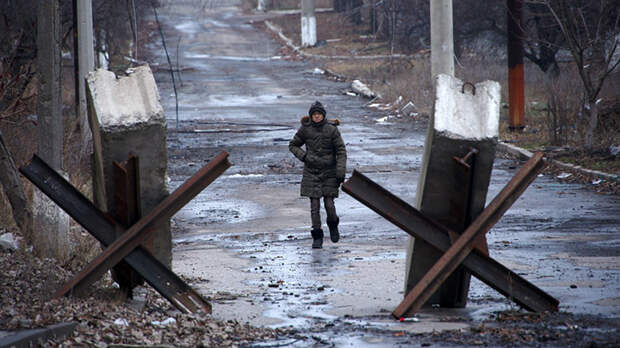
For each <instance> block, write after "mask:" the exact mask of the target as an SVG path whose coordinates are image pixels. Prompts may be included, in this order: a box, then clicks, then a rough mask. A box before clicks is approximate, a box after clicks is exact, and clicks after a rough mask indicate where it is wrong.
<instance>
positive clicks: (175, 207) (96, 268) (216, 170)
mask: <svg viewBox="0 0 620 348" xmlns="http://www.w3.org/2000/svg"><path fill="white" fill-rule="evenodd" d="M229 167H230V163H229V162H228V154H227V153H225V152H222V153H220V154H219V155H218V156H217V157H215V158H214V159H213V160H211V161H209V163H207V165H205V166H204V167H202V169H200V170H199V171H198V172H197V173H196V174H194V175H193V176H192V177H191V178H189V179H188V180H187V181H185V182H184V183H183V184H182V185H181V186H180V187H179V188H177V189H176V190H175V191H174V192H173V193H172V194H171V195H170V196H168V197H167V198H166V199H164V200H163V201H162V202H160V203H159V204H158V205H157V206H156V207H155V208H154V209H153V210H152V211H151V212H150V213H149V214H148V215H146V216H145V217H143V218H141V219H140V220H139V221H138V222H136V223H135V224H134V225H133V226H131V227H130V228H129V229H128V230H127V231H126V232H121V236H120V237H119V238H118V239H116V240H115V241H114V242H113V243H112V244H110V245H108V247H107V248H106V249H105V250H104V251H103V252H102V253H101V254H99V256H97V257H96V258H95V259H94V260H93V261H91V262H90V263H89V264H88V265H87V266H86V268H84V270H83V271H82V272H80V273H79V274H78V275H76V276H75V277H74V278H73V279H72V280H71V281H69V282H68V283H67V284H66V286H65V287H64V288H63V290H64V291H65V292H64V293H60V292H59V293H57V296H62V295H65V294H66V293H68V292H70V291H72V290H73V288H74V287H75V288H76V291H77V292H80V291H82V289H84V288H85V287H86V286H88V285H90V284H92V283H94V282H95V281H97V279H99V278H101V277H102V276H103V274H104V273H105V272H106V271H107V270H109V269H110V268H112V267H113V266H115V265H116V264H117V263H119V262H120V261H121V260H122V259H123V258H124V257H125V256H127V255H128V254H129V253H130V252H131V251H132V250H134V249H135V248H136V247H137V246H139V245H140V244H141V243H142V241H143V240H144V239H145V238H147V237H148V235H149V232H150V231H152V230H153V229H154V228H155V227H156V226H157V224H158V223H161V222H162V221H165V220H168V219H170V218H171V217H172V216H173V215H174V214H175V213H176V212H177V211H179V210H180V209H181V208H183V206H185V204H187V203H188V202H189V201H190V200H192V198H194V197H195V196H196V195H197V194H199V193H200V192H201V191H202V190H203V189H204V188H205V187H207V186H208V185H209V184H210V183H212V182H213V181H214V180H215V179H217V177H219V176H220V175H221V174H222V173H223V172H224V171H226V169H228V168H229ZM117 227H120V226H117ZM120 228H122V227H120Z"/></svg>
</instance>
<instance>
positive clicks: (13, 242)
mask: <svg viewBox="0 0 620 348" xmlns="http://www.w3.org/2000/svg"><path fill="white" fill-rule="evenodd" d="M0 247H2V248H3V249H7V250H17V249H19V242H18V241H17V239H16V238H15V237H13V234H11V233H4V234H2V235H0Z"/></svg>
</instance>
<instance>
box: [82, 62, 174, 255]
mask: <svg viewBox="0 0 620 348" xmlns="http://www.w3.org/2000/svg"><path fill="white" fill-rule="evenodd" d="M87 86H88V105H89V121H90V125H91V127H92V132H93V143H94V166H93V167H94V171H95V173H94V175H93V185H94V189H93V191H94V196H95V203H96V204H97V206H98V207H99V208H100V209H102V210H103V211H106V212H111V211H113V210H114V209H113V208H114V207H113V204H114V199H113V197H112V194H113V192H114V186H113V185H114V180H113V177H114V175H113V162H114V161H116V162H119V163H120V162H122V161H124V160H126V159H127V157H128V156H129V153H130V152H133V153H134V154H135V156H137V157H138V158H139V173H140V182H139V186H140V191H141V192H140V201H141V210H142V214H143V215H146V214H148V213H149V212H150V211H151V210H152V209H153V208H155V206H156V205H157V204H158V203H159V202H161V201H162V200H164V199H165V198H166V197H167V196H168V195H169V189H168V185H167V183H166V179H167V166H168V155H167V150H166V118H165V115H164V110H163V108H162V106H161V104H160V102H159V92H158V90H157V85H156V84H155V79H154V78H153V74H152V72H151V69H150V68H149V67H148V66H141V67H138V68H135V69H133V70H131V71H129V76H124V77H116V76H115V75H114V73H112V72H110V71H106V70H102V69H98V70H96V71H95V72H91V73H90V74H89V75H88V78H87ZM154 232H155V234H154V238H153V244H154V251H155V252H154V256H155V257H156V258H157V259H158V260H159V261H161V262H162V263H163V264H164V265H167V266H168V267H170V266H171V262H172V240H171V235H170V223H169V222H168V223H166V224H163V225H160V226H159V228H158V229H157V230H156V231H154Z"/></svg>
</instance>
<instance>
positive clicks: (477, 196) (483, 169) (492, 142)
mask: <svg viewBox="0 0 620 348" xmlns="http://www.w3.org/2000/svg"><path fill="white" fill-rule="evenodd" d="M435 88H436V89H435V101H434V106H433V115H432V117H431V123H430V124H429V133H428V135H427V138H426V144H425V153H424V156H423V159H422V168H421V173H420V178H419V181H418V188H417V191H416V192H417V193H416V204H415V205H416V207H417V208H418V209H419V210H420V211H421V212H422V213H424V214H426V215H427V216H429V217H431V218H433V219H435V220H437V221H439V222H440V223H442V224H444V225H445V226H447V227H449V228H450V229H452V230H454V231H456V232H462V231H464V230H465V228H466V227H467V225H469V223H470V222H471V221H473V220H474V219H475V218H476V216H478V215H479V214H480V212H482V210H483V209H484V205H485V201H486V194H487V189H488V184H489V180H490V177H491V169H492V167H493V159H494V158H495V146H496V144H497V137H498V132H499V103H500V97H501V95H500V85H499V83H497V82H494V81H485V82H481V83H478V84H476V85H475V86H469V85H467V86H464V85H463V82H462V81H460V80H459V79H457V78H454V77H452V76H449V75H445V74H440V75H437V77H436V78H435ZM470 147H474V148H476V149H477V150H478V151H479V153H478V154H477V155H476V156H475V163H474V164H475V165H474V166H473V167H472V172H468V171H467V170H464V169H463V168H462V167H461V165H460V164H459V163H457V162H456V161H455V160H454V156H457V157H463V156H464V155H465V154H467V152H469V148H470ZM481 244H485V245H486V243H481ZM440 256H441V254H440V253H439V252H437V251H436V250H435V249H434V248H432V247H431V246H430V245H428V244H427V243H426V242H424V241H423V240H415V239H414V238H410V243H409V248H408V250H407V263H406V267H407V269H406V276H405V293H408V292H409V291H410V290H411V289H413V287H414V286H415V284H417V282H418V281H419V280H420V279H422V277H423V276H424V274H425V273H426V272H427V271H428V270H429V269H430V268H431V267H432V266H433V264H434V263H435V262H436V261H437V260H438V259H439V257H440ZM469 279H470V275H469V274H468V273H466V272H465V271H464V270H457V271H455V272H454V274H453V275H452V276H450V278H448V280H446V282H445V283H444V285H443V286H442V287H441V288H440V290H439V291H438V292H437V293H435V294H434V295H433V296H432V297H431V298H430V299H429V301H428V302H427V305H428V304H440V305H442V306H444V307H464V306H465V304H466V301H467V293H468V290H469Z"/></svg>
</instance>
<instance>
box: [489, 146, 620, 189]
mask: <svg viewBox="0 0 620 348" xmlns="http://www.w3.org/2000/svg"><path fill="white" fill-rule="evenodd" d="M497 149H498V150H499V151H502V152H504V153H507V154H509V155H512V156H515V157H517V158H519V159H520V160H528V159H529V158H530V157H532V155H533V153H532V152H530V151H528V150H526V149H522V148H520V147H517V146H514V145H511V144H508V143H504V142H502V141H499V142H498V144H497ZM547 161H549V162H551V163H552V164H554V165H556V166H558V167H560V168H563V169H566V170H569V171H575V172H579V173H581V174H584V175H588V176H592V177H595V178H598V179H603V180H607V181H615V182H620V177H619V176H618V175H614V174H609V173H605V172H601V171H598V170H593V169H587V168H584V167H582V166H578V165H574V164H570V163H564V162H560V161H558V160H554V159H549V158H547Z"/></svg>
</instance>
